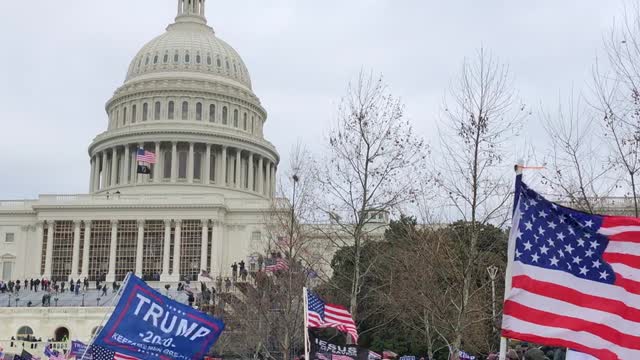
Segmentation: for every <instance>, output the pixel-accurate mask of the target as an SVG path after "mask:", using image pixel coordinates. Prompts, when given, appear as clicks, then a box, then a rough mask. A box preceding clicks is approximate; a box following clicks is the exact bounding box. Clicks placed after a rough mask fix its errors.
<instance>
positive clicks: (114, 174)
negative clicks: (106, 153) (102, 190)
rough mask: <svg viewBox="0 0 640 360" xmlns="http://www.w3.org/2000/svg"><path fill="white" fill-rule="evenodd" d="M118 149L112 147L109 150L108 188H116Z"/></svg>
mask: <svg viewBox="0 0 640 360" xmlns="http://www.w3.org/2000/svg"><path fill="white" fill-rule="evenodd" d="M117 175H118V148H116V147H114V148H113V149H112V150H111V182H110V183H109V186H111V187H114V186H116V180H117V179H118V177H117Z"/></svg>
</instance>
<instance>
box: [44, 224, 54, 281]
mask: <svg viewBox="0 0 640 360" xmlns="http://www.w3.org/2000/svg"><path fill="white" fill-rule="evenodd" d="M54 225H55V222H54V221H47V253H46V255H45V260H44V277H45V278H46V279H51V260H52V259H53V231H54V230H55V226H54Z"/></svg>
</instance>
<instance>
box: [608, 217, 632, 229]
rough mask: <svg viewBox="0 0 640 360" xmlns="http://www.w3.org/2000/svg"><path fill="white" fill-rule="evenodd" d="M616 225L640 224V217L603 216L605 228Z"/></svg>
mask: <svg viewBox="0 0 640 360" xmlns="http://www.w3.org/2000/svg"><path fill="white" fill-rule="evenodd" d="M615 226H640V219H637V218H632V217H628V216H603V219H602V227H603V228H610V227H615Z"/></svg>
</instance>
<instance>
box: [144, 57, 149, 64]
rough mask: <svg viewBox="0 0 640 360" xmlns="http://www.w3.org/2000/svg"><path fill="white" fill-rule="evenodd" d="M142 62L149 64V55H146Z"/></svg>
mask: <svg viewBox="0 0 640 360" xmlns="http://www.w3.org/2000/svg"><path fill="white" fill-rule="evenodd" d="M144 64H145V65H149V55H147V58H146V59H145V60H144Z"/></svg>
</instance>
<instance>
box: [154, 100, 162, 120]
mask: <svg viewBox="0 0 640 360" xmlns="http://www.w3.org/2000/svg"><path fill="white" fill-rule="evenodd" d="M153 119H154V120H160V101H156V105H155V109H154V110H153Z"/></svg>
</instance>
